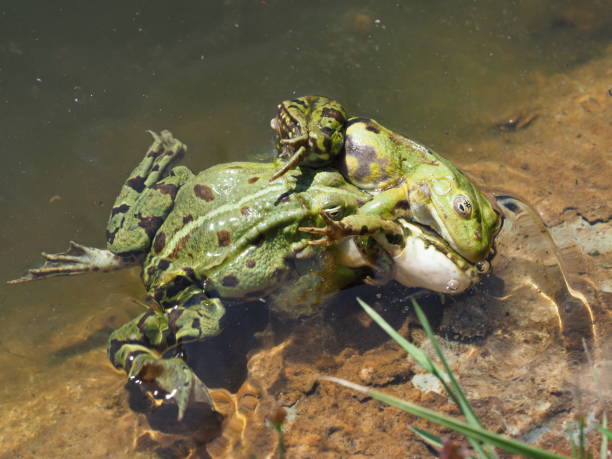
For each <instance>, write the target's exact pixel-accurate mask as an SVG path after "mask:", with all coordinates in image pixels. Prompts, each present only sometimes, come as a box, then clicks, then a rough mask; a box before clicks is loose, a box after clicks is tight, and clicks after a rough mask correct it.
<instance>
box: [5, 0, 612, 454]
mask: <svg viewBox="0 0 612 459" xmlns="http://www.w3.org/2000/svg"><path fill="white" fill-rule="evenodd" d="M61 3H62V6H58V5H56V4H55V3H54V2H42V1H24V2H19V3H17V2H15V3H14V4H13V5H0V37H1V38H0V103H1V107H2V111H1V112H0V132H1V133H2V136H1V138H2V139H3V145H2V151H3V153H2V160H3V167H2V169H1V172H0V176H1V181H0V204H1V209H2V215H3V216H4V222H5V224H4V225H2V226H1V227H0V241H1V242H2V244H1V248H0V253H1V258H2V260H3V263H2V265H1V266H0V279H5V280H8V279H12V278H15V277H18V276H19V275H21V274H22V272H23V271H24V270H25V269H26V268H27V267H30V266H33V265H35V264H36V263H38V260H39V257H38V254H39V252H41V251H43V250H46V251H51V252H54V251H60V250H63V249H64V248H65V246H66V244H67V241H68V240H78V241H79V242H81V243H84V244H89V245H94V246H103V245H104V226H105V223H106V218H107V215H108V213H109V211H110V206H111V204H112V202H113V200H114V198H115V196H116V193H117V192H118V190H119V187H120V185H121V184H122V182H123V180H124V179H125V177H126V175H127V173H128V172H129V171H130V170H131V168H132V167H133V166H134V165H135V163H136V162H137V161H139V159H140V158H141V156H142V154H143V152H144V150H145V148H146V147H147V145H148V143H149V140H150V139H149V138H148V136H147V134H146V133H145V130H146V129H153V130H160V129H163V128H168V129H171V130H172V131H173V132H174V133H175V134H176V135H177V137H179V138H180V139H181V140H183V141H184V142H186V143H187V144H188V145H189V147H190V150H189V156H188V158H187V159H186V163H187V164H188V165H189V166H190V167H191V168H192V169H193V170H200V169H203V168H205V167H207V166H210V165H212V164H215V163H218V162H224V161H229V160H236V159H254V158H266V157H269V154H268V153H267V152H269V151H270V150H271V145H272V141H271V134H272V133H271V130H270V129H269V119H270V118H271V116H272V114H273V111H274V107H275V104H276V103H277V102H279V101H280V100H283V99H285V98H287V97H289V96H293V95H304V94H312V93H315V94H325V95H329V96H332V97H334V98H337V99H339V100H341V101H342V102H343V103H344V104H345V105H346V106H347V107H348V109H349V111H350V112H351V113H358V114H362V115H365V116H371V117H375V118H377V119H378V120H379V121H381V122H383V123H385V124H386V125H388V126H390V127H392V128H395V129H397V130H399V131H401V132H403V133H405V134H408V135H410V136H412V137H413V138H415V139H417V140H420V141H422V142H423V143H426V144H428V145H431V146H433V147H434V148H436V149H437V150H439V151H441V152H444V153H446V154H447V155H448V156H449V157H450V158H451V159H453V160H456V161H458V162H459V163H460V164H468V163H470V162H472V161H475V160H483V159H484V160H492V161H499V162H503V158H501V157H499V156H498V153H496V152H495V151H491V152H490V156H488V157H485V158H483V157H482V156H479V157H478V158H476V157H474V158H471V157H469V156H466V155H465V152H463V151H456V150H454V149H453V147H454V146H456V145H459V144H461V143H462V142H464V141H465V140H466V139H474V138H479V137H480V138H481V137H483V136H487V135H490V134H489V133H488V132H487V131H486V130H485V129H483V128H482V120H491V119H495V117H496V116H499V112H498V110H497V109H498V107H499V106H504V105H506V104H507V101H510V100H512V101H514V102H516V101H522V100H524V101H525V102H526V103H527V102H528V101H529V99H530V98H531V97H532V95H533V93H532V91H533V89H532V86H531V83H533V82H537V81H538V80H539V79H541V78H544V77H546V76H549V75H552V74H555V73H563V72H568V71H570V70H571V69H572V68H573V67H575V66H577V65H579V64H580V63H582V62H585V61H587V60H588V59H590V58H592V57H594V56H597V55H598V54H599V53H600V52H601V51H602V50H603V49H604V47H605V45H606V44H607V43H608V41H609V39H610V35H609V30H610V29H609V27H606V24H608V25H609V23H610V16H609V14H610V13H609V11H608V9H606V5H605V3H606V2H598V1H592V2H588V3H586V4H584V5H582V6H580V7H576V6H575V2H570V1H565V2H558V1H555V2H553V1H543V2H537V5H536V4H535V2H494V1H473V2H469V3H468V4H465V3H460V2H452V1H437V2H425V1H414V2H392V1H389V2H380V1H352V2H325V1H308V2H306V1H296V0H294V1H280V0H260V1H255V0H253V1H246V0H234V1H232V0H225V1H215V2H212V1H208V2H195V1H194V2H188V3H181V4H180V6H176V5H171V4H170V3H168V2H161V1H149V2H144V1H132V2H122V3H121V4H116V5H113V4H109V3H108V2H105V3H104V4H101V3H100V4H98V5H96V6H94V4H93V3H91V2H76V1H74V2H72V1H70V2H61ZM142 295H143V289H142V286H141V285H140V281H139V279H138V273H137V272H136V271H128V272H122V273H116V274H113V275H106V276H84V277H79V278H72V279H71V278H66V279H56V280H51V281H47V282H41V283H39V284H37V283H34V284H30V285H22V286H15V287H8V286H5V285H0V317H1V318H2V324H3V331H2V335H1V338H0V363H1V366H2V372H1V373H0V417H6V418H7V419H12V418H11V417H14V419H15V421H14V422H13V424H11V429H12V430H11V435H10V438H9V436H6V437H4V438H3V436H2V434H1V433H0V454H2V453H3V452H5V451H8V450H13V448H21V450H20V451H22V454H26V453H24V451H29V452H28V453H27V454H35V452H36V451H35V450H33V449H31V450H28V449H27V447H26V446H24V445H27V444H28V442H34V443H33V444H34V445H36V438H39V441H43V440H44V441H45V442H51V444H53V445H55V446H56V447H57V448H58V449H61V445H62V441H64V440H65V441H69V440H68V439H64V440H63V439H59V438H58V437H57V436H54V434H53V433H52V432H47V433H44V434H42V433H41V432H43V431H44V429H43V428H42V427H41V425H45V423H46V425H52V424H53V423H61V422H62V420H61V417H62V413H61V407H57V410H56V411H54V410H47V411H45V413H46V414H45V416H48V418H45V417H42V415H40V416H41V420H40V423H38V422H37V423H33V425H32V426H30V430H29V431H28V428H29V427H28V425H27V423H25V424H24V425H21V424H19V422H24V421H23V419H22V418H23V417H20V415H19V412H20V410H21V409H22V407H28V409H32V410H35V408H36V406H38V405H40V404H44V403H47V404H52V403H53V395H52V394H54V393H56V392H57V391H58V390H60V389H61V388H62V387H64V385H66V386H65V387H66V390H68V391H70V390H74V391H76V392H74V393H75V394H77V393H78V394H81V393H82V392H79V391H88V390H91V389H92V387H97V386H98V385H102V384H106V385H113V384H114V385H115V386H116V387H115V388H114V390H116V392H121V391H122V390H123V389H121V383H122V380H121V377H118V376H117V375H116V374H114V373H113V372H112V371H111V369H110V366H109V365H108V364H107V363H106V360H105V356H104V343H105V339H106V338H105V337H106V335H107V333H108V330H110V329H112V328H114V327H116V326H117V325H119V324H121V323H122V322H123V321H125V320H127V318H128V317H130V316H133V315H135V314H136V313H137V312H138V311H139V310H140V309H139V308H140V306H138V305H137V304H135V303H134V301H133V299H140V298H141V297H142ZM84 356H86V357H84ZM96 358H99V363H98V364H92V363H91V362H92V361H97V360H96ZM58 369H60V371H58ZM83 381H90V382H91V384H89V383H85V382H83ZM78 384H83V387H81V386H78ZM88 384H89V385H88ZM77 386H78V387H81V388H80V389H75V387H77ZM44 390H48V391H49V394H51V395H49V397H47V398H45V397H42V398H41V397H39V395H40V393H41V391H44ZM75 397H77V399H78V396H77V395H75ZM84 403H87V402H84ZM49 406H51V405H49ZM24 409H25V408H24ZM43 411H44V410H43ZM3 413H4V414H3ZM95 416H96V415H95V413H94V414H93V415H92V417H93V418H92V421H91V426H89V427H88V426H87V425H81V426H80V429H81V430H80V432H81V433H83V432H85V433H83V435H84V436H85V437H86V436H87V435H89V440H87V439H83V442H84V443H87V441H90V442H95V432H96V431H99V429H100V425H99V422H98V421H96V420H95ZM129 416H130V414H129V413H127V414H126V415H125V416H124V417H123V418H122V422H125V423H126V432H128V433H127V434H126V437H125V438H123V439H118V441H125V444H126V445H127V446H125V448H129V447H131V445H132V442H133V441H134V439H133V438H132V436H130V434H129V432H130V431H131V430H130V429H132V430H133V429H134V428H135V425H136V424H137V422H140V421H134V419H133V418H130V417H129ZM20 419H21V421H19V420H20ZM43 421H44V422H43ZM37 429H39V430H37ZM45 432H46V431H45ZM41 439H43V440H41ZM7 448H8V449H7ZM120 450H121V448H119V449H117V450H116V451H120ZM64 451H65V450H64ZM124 451H127V449H126V450H124Z"/></svg>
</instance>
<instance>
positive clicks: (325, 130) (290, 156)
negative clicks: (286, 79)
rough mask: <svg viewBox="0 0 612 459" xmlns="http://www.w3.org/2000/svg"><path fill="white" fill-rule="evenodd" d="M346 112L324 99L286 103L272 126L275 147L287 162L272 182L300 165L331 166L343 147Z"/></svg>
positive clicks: (338, 104)
mask: <svg viewBox="0 0 612 459" xmlns="http://www.w3.org/2000/svg"><path fill="white" fill-rule="evenodd" d="M345 124H346V111H345V110H344V107H342V105H340V103H339V102H337V101H335V100H332V99H328V98H327V97H321V96H304V97H298V98H297V99H291V100H285V101H283V102H281V103H280V104H279V105H278V112H277V115H276V117H275V118H273V119H272V121H271V122H270V125H271V127H272V129H273V130H274V132H276V143H277V145H276V147H277V150H278V153H279V157H280V158H281V159H285V160H287V162H286V163H285V164H284V165H283V167H281V168H280V169H279V170H278V171H277V172H276V173H275V174H274V175H273V176H272V177H271V179H270V180H276V179H277V178H279V177H281V176H282V175H283V174H285V173H286V172H287V171H289V170H291V169H294V168H296V167H297V166H298V165H302V166H307V167H315V168H317V167H323V166H328V165H329V164H331V163H332V161H333V160H335V159H336V157H337V156H338V155H339V154H340V152H341V151H342V147H343V144H344V126H345Z"/></svg>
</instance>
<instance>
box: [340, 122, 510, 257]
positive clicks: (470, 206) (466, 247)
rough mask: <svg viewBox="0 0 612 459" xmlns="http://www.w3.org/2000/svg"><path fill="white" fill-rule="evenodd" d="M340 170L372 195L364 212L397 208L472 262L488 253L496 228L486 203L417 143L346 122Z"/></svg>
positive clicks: (456, 171) (498, 223) (387, 131)
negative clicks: (429, 229)
mask: <svg viewBox="0 0 612 459" xmlns="http://www.w3.org/2000/svg"><path fill="white" fill-rule="evenodd" d="M341 170H342V172H343V174H344V175H345V177H346V178H347V179H348V180H349V181H350V182H352V183H354V184H356V185H357V186H359V187H360V188H363V189H366V190H368V191H370V192H375V193H376V194H377V196H375V197H374V199H373V200H372V203H370V204H369V205H367V212H379V213H382V214H385V213H386V214H390V215H394V214H395V212H396V211H397V209H398V207H401V208H402V209H404V214H409V216H410V218H411V219H412V220H413V221H414V222H416V223H420V224H422V225H427V226H429V227H431V228H432V229H434V230H435V231H436V232H437V233H438V234H439V235H440V236H441V237H442V238H444V239H445V240H446V241H448V243H449V244H450V245H451V246H452V247H453V248H454V249H455V250H456V251H457V252H458V253H460V254H461V255H462V256H463V257H465V258H466V259H467V260H470V261H471V262H474V263H476V262H479V261H481V260H484V259H485V258H486V256H487V255H488V253H489V252H490V250H491V246H492V244H493V239H494V237H495V234H496V233H497V231H498V230H499V227H500V226H501V218H500V217H499V215H498V214H497V213H496V212H495V210H494V208H493V206H492V204H491V202H490V201H489V200H488V199H487V198H486V197H485V196H484V195H483V194H482V193H481V192H480V191H479V190H478V189H477V188H476V187H475V186H474V184H473V183H472V182H471V181H470V180H469V179H468V178H467V177H466V176H465V175H464V174H463V173H462V172H461V171H460V170H459V169H457V168H456V167H455V166H454V165H453V164H452V163H451V162H450V161H448V160H446V159H445V158H443V157H442V156H440V155H438V154H437V153H435V152H433V151H431V150H430V149H428V148H426V147H424V146H423V145H420V144H418V143H416V142H414V141H412V140H410V139H408V138H406V137H404V136H402V135H400V134H397V133H395V132H393V131H392V130H390V129H387V128H385V127H384V126H382V125H380V124H379V123H378V122H376V121H374V120H372V119H368V118H350V119H349V121H348V123H347V130H346V140H345V157H344V159H343V161H342V162H341ZM400 204H401V206H398V205H400ZM408 207H409V210H406V209H407V208H408ZM364 210H365V209H364Z"/></svg>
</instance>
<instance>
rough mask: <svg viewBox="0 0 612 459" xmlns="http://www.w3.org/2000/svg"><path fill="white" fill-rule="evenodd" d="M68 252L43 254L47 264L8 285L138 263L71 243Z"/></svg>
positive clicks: (106, 269)
mask: <svg viewBox="0 0 612 459" xmlns="http://www.w3.org/2000/svg"><path fill="white" fill-rule="evenodd" d="M69 244H70V245H69V247H68V250H67V251H66V252H62V253H44V252H43V253H42V257H43V258H44V259H45V262H44V263H43V265H42V266H40V267H38V268H32V269H29V270H28V272H27V274H25V275H24V276H22V277H20V278H19V279H14V280H11V281H8V282H7V283H8V284H20V283H22V282H30V281H33V280H38V279H46V278H48V277H56V276H73V275H75V274H84V273H87V272H94V271H96V272H97V271H114V270H117V269H122V268H125V267H128V266H132V265H134V264H136V263H137V262H138V260H137V259H135V258H127V257H121V256H119V255H115V254H114V253H112V252H110V251H108V250H103V249H97V248H95V247H87V246H85V245H81V244H77V243H76V242H73V241H70V243H69Z"/></svg>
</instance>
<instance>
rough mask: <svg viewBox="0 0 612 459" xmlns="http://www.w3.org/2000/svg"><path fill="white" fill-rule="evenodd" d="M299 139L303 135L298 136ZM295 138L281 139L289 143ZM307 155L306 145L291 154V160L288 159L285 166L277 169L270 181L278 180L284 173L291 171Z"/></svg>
mask: <svg viewBox="0 0 612 459" xmlns="http://www.w3.org/2000/svg"><path fill="white" fill-rule="evenodd" d="M296 138H297V139H299V140H302V138H301V137H296ZM294 140H295V139H281V142H284V143H289V142H292V141H294ZM305 155H306V147H304V146H301V147H300V148H298V149H297V151H296V152H295V153H294V154H293V156H291V158H289V161H287V162H286V163H285V164H284V165H283V167H281V168H280V169H279V170H277V171H276V172H275V173H274V175H273V176H272V177H270V182H273V181H274V180H276V179H277V178H280V177H282V176H283V175H285V174H286V173H287V172H289V171H290V170H291V169H295V168H296V167H297V166H298V164H300V163H301V162H302V159H303V158H304V156H305Z"/></svg>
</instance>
